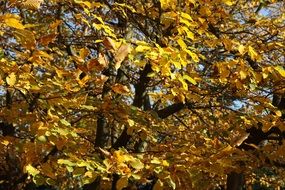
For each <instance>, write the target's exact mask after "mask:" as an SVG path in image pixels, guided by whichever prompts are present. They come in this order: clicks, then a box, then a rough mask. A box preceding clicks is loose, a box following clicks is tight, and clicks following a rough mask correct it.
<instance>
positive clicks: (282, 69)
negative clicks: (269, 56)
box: [274, 66, 285, 77]
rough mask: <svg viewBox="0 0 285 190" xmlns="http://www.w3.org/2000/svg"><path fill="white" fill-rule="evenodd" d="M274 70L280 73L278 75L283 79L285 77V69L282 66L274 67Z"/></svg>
mask: <svg viewBox="0 0 285 190" xmlns="http://www.w3.org/2000/svg"><path fill="white" fill-rule="evenodd" d="M274 69H275V70H276V71H278V73H279V74H280V75H281V76H282V77H285V69H284V68H283V67H282V66H276V67H274Z"/></svg>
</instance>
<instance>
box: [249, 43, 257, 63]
mask: <svg viewBox="0 0 285 190" xmlns="http://www.w3.org/2000/svg"><path fill="white" fill-rule="evenodd" d="M248 54H249V56H250V58H251V59H252V60H254V61H256V60H257V59H258V58H259V55H258V53H257V52H256V51H255V50H254V48H253V47H251V46H248Z"/></svg>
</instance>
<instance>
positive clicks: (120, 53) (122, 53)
mask: <svg viewBox="0 0 285 190" xmlns="http://www.w3.org/2000/svg"><path fill="white" fill-rule="evenodd" d="M129 53H130V48H129V46H128V45H127V44H122V45H121V46H120V47H119V49H118V50H117V52H116V55H115V60H116V63H115V69H116V70H118V69H119V68H120V67H121V63H122V62H123V61H124V59H125V58H126V57H127V55H128V54H129Z"/></svg>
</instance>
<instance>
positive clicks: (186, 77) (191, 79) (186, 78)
mask: <svg viewBox="0 0 285 190" xmlns="http://www.w3.org/2000/svg"><path fill="white" fill-rule="evenodd" d="M183 79H185V80H188V81H189V82H190V83H192V84H194V85H196V84H197V82H196V81H195V80H194V79H193V78H192V77H190V76H188V75H183Z"/></svg>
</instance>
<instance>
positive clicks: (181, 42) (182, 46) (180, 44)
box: [177, 38, 187, 50]
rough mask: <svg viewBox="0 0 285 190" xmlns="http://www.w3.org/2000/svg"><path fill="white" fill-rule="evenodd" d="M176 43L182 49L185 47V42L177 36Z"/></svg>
mask: <svg viewBox="0 0 285 190" xmlns="http://www.w3.org/2000/svg"><path fill="white" fill-rule="evenodd" d="M177 43H178V44H179V46H180V47H181V48H182V49H183V50H184V49H187V45H186V44H185V42H184V41H183V39H182V38H179V39H178V40H177Z"/></svg>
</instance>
